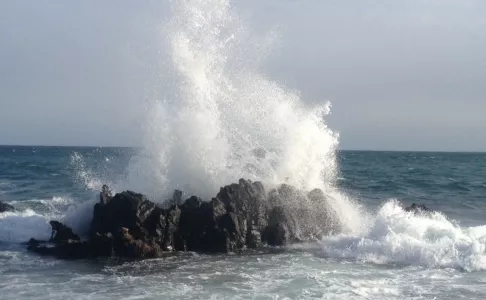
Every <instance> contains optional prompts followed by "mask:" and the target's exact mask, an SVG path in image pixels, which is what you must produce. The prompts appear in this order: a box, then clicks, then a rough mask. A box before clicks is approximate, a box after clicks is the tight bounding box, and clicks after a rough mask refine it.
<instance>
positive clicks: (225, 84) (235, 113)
mask: <svg viewBox="0 0 486 300" xmlns="http://www.w3.org/2000/svg"><path fill="white" fill-rule="evenodd" d="M171 3H172V9H173V17H172V19H171V21H170V22H169V24H168V25H167V26H165V27H164V28H165V29H166V30H168V32H167V37H168V39H169V44H170V45H171V49H170V50H171V51H170V53H171V55H172V62H173V65H174V68H173V69H174V70H176V73H175V75H174V76H175V77H177V80H178V82H177V88H178V92H177V93H173V94H169V95H167V97H166V98H164V99H163V100H160V101H153V104H152V106H151V108H150V109H149V110H148V116H147V124H146V126H145V129H146V135H145V145H144V151H142V153H140V154H139V155H138V156H136V157H134V158H133V160H132V163H131V165H130V169H131V170H132V171H131V174H129V178H130V179H133V181H129V184H130V185H132V186H134V189H135V188H136V189H137V190H140V191H143V192H146V193H147V194H149V195H151V194H157V195H159V196H160V197H164V196H168V195H170V194H171V193H172V191H173V189H174V188H180V189H183V190H184V191H185V192H186V193H188V194H197V195H200V196H202V197H205V198H208V197H212V196H214V195H215V194H216V193H217V191H218V190H219V188H220V187H221V186H222V185H225V184H228V183H231V182H234V181H236V180H238V179H239V178H247V179H252V180H261V181H263V182H264V183H265V184H267V185H276V184H280V183H288V184H292V185H294V186H296V187H298V188H299V189H303V190H311V189H313V188H322V189H326V188H329V187H331V186H333V184H334V181H335V177H336V173H337V165H336V160H335V150H336V147H337V142H338V139H337V135H336V134H334V133H333V132H332V131H331V130H330V129H328V127H327V126H326V124H325V122H324V117H325V115H326V114H328V113H329V108H330V104H329V103H323V104H322V105H320V106H317V107H309V106H308V105H306V104H305V103H304V102H303V101H301V99H300V98H299V95H298V94H297V93H295V92H292V91H289V90H287V89H286V88H284V87H282V86H280V85H279V84H277V83H275V82H273V81H271V80H268V79H267V78H266V76H265V75H264V74H262V73H261V72H260V71H259V66H255V62H254V61H253V60H252V61H248V62H244V61H243V59H244V57H234V56H235V55H237V53H241V51H238V50H239V49H242V48H248V46H247V44H248V43H252V41H251V40H248V39H247V38H248V36H247V35H243V36H244V37H245V38H244V39H243V38H242V36H240V35H239V34H240V33H241V32H245V30H243V29H242V28H243V27H244V26H243V24H241V22H239V18H238V17H237V16H236V15H235V12H234V11H233V10H232V8H231V5H230V2H229V1H219V0H210V1H203V0H198V1H172V2H171ZM271 38H273V36H272V37H271ZM232 61H238V62H239V64H238V66H239V68H235V67H234V64H232V63H231V62H232ZM255 151H258V153H260V155H255ZM134 173H136V175H133V174H134ZM142 173H144V174H148V175H146V176H144V175H142V176H143V177H144V180H143V182H140V181H138V182H137V178H140V175H141V174H142Z"/></svg>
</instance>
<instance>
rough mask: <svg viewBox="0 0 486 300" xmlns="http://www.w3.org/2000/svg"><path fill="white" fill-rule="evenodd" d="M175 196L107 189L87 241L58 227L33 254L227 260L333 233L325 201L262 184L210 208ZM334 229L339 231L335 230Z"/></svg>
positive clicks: (225, 193)
mask: <svg viewBox="0 0 486 300" xmlns="http://www.w3.org/2000/svg"><path fill="white" fill-rule="evenodd" d="M182 196H183V193H182V192H181V191H176V192H175V193H174V197H173V199H170V200H168V201H167V202H166V203H164V204H163V205H162V206H160V205H157V204H155V203H153V202H151V201H150V200H148V199H147V198H146V197H145V196H144V195H142V194H138V193H135V192H132V191H125V192H122V193H118V194H116V195H114V196H113V195H112V194H111V192H110V191H109V189H108V187H107V186H103V189H102V191H101V193H100V202H99V203H97V204H96V205H95V207H94V212H93V219H92V221H91V227H90V231H89V236H87V237H86V239H85V240H81V239H80V238H79V236H77V235H76V234H75V233H74V232H72V230H71V229H70V228H68V227H67V226H65V225H63V224H61V223H59V222H57V221H52V222H51V226H52V229H53V236H52V238H51V240H50V243H41V242H38V241H35V240H33V239H32V240H31V241H30V242H29V244H28V249H29V250H31V251H33V252H36V253H39V254H44V255H52V256H55V257H59V258H95V257H122V258H137V259H139V258H154V257H161V256H162V255H164V253H167V252H173V251H195V252H204V253H226V252H235V251H240V250H244V249H251V248H258V247H262V246H264V245H270V246H283V245H287V244H290V243H296V242H301V241H309V240H312V239H317V238H320V237H321V236H322V235H323V234H327V233H329V232H331V231H334V230H335V229H336V228H335V227H336V224H337V223H336V219H335V218H334V219H333V216H332V214H331V213H329V211H330V210H329V208H328V207H327V205H328V204H327V200H326V198H325V195H324V193H323V192H322V191H320V190H314V191H311V192H310V193H309V194H305V193H303V192H300V191H298V190H297V189H295V188H293V187H291V186H288V185H282V186H280V187H278V188H276V189H274V190H271V191H270V192H269V193H268V196H267V193H266V191H265V189H264V187H263V185H262V184H261V183H260V182H251V181H249V180H243V179H240V181H239V182H238V183H234V184H231V185H228V186H225V187H223V188H221V189H220V191H219V193H218V194H217V195H216V197H215V198H213V199H211V200H210V201H203V200H202V199H200V198H198V197H196V196H192V197H190V198H189V199H187V200H185V201H184V202H183V201H182V200H181V199H182ZM333 226H334V227H333Z"/></svg>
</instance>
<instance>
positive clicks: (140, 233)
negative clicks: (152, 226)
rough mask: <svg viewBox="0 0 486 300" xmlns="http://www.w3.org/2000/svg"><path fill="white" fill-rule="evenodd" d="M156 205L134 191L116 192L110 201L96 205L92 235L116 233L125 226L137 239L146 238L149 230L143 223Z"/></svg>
mask: <svg viewBox="0 0 486 300" xmlns="http://www.w3.org/2000/svg"><path fill="white" fill-rule="evenodd" d="M155 207H156V206H155V204H154V203H153V202H151V201H149V200H148V199H147V198H146V197H145V196H144V195H142V194H137V193H134V192H132V191H126V192H122V193H119V194H116V195H115V196H114V197H113V198H111V200H110V201H109V202H108V203H106V204H103V203H101V202H100V203H98V204H96V205H95V209H94V214H93V221H92V223H91V230H90V232H91V235H93V234H96V233H100V234H104V233H108V232H110V233H112V234H113V235H114V234H115V233H116V232H118V230H119V228H121V227H124V228H128V229H129V230H130V233H131V234H132V235H133V236H134V237H135V238H136V239H145V238H147V236H148V232H147V231H146V229H145V228H143V224H144V222H145V221H146V220H147V219H148V218H149V216H150V214H151V213H152V211H153V210H154V209H155Z"/></svg>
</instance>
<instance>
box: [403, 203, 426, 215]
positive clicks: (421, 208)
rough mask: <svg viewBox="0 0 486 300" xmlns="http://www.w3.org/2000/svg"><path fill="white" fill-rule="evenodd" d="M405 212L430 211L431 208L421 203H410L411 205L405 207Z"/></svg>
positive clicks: (420, 212)
mask: <svg viewBox="0 0 486 300" xmlns="http://www.w3.org/2000/svg"><path fill="white" fill-rule="evenodd" d="M405 211H406V212H412V213H414V214H424V213H431V212H432V210H431V209H429V208H428V207H427V206H425V205H423V204H416V203H412V205H410V206H408V207H406V208H405Z"/></svg>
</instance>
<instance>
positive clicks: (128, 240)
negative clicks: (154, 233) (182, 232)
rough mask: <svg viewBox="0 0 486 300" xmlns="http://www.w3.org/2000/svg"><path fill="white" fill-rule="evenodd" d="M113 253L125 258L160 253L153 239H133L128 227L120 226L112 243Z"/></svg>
mask: <svg viewBox="0 0 486 300" xmlns="http://www.w3.org/2000/svg"><path fill="white" fill-rule="evenodd" d="M114 250H115V255H116V256H119V257H127V258H155V257H160V256H161V255H162V250H161V248H160V246H159V245H157V244H156V243H155V242H153V241H149V242H145V241H143V240H140V239H135V238H134V237H133V236H132V235H131V234H130V232H129V230H128V228H124V227H122V228H120V229H119V231H118V234H117V236H116V239H115V243H114Z"/></svg>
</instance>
